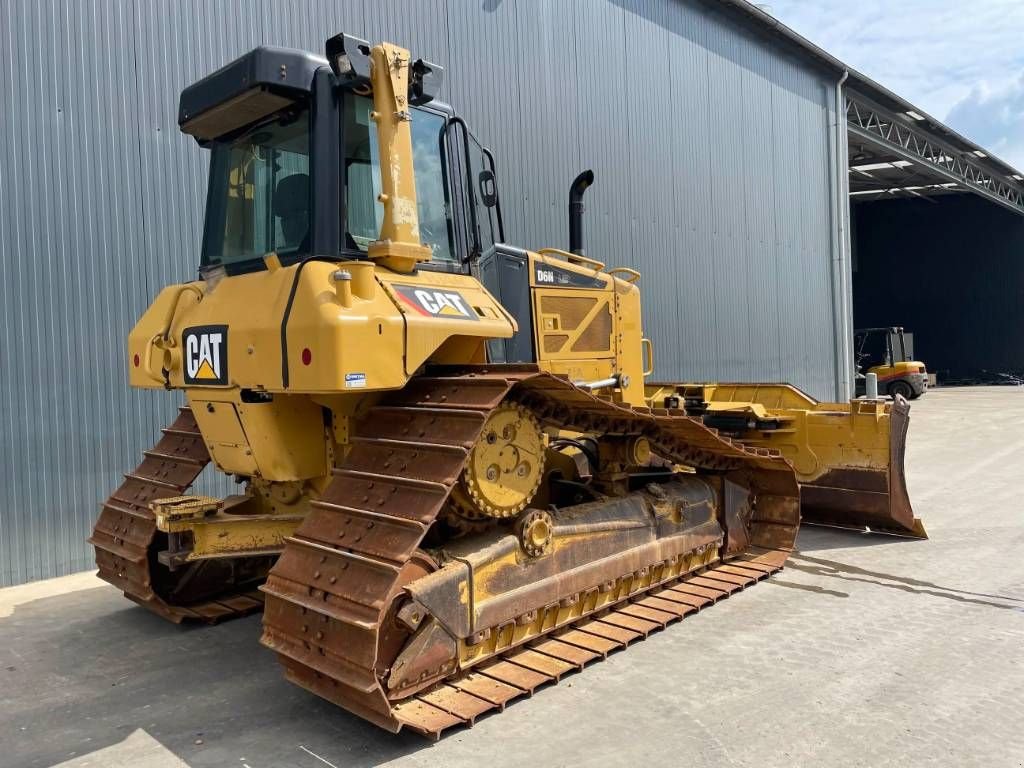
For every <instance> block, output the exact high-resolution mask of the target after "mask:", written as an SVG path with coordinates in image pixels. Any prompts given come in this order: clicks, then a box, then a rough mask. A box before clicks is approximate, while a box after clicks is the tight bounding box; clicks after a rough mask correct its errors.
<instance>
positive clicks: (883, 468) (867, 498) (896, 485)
mask: <svg viewBox="0 0 1024 768" xmlns="http://www.w3.org/2000/svg"><path fill="white" fill-rule="evenodd" d="M887 411H888V412H887V414H885V415H883V416H882V417H880V418H878V419H877V420H876V421H875V422H874V424H875V429H876V432H877V437H878V440H879V442H880V443H882V444H884V445H886V446H887V448H888V450H887V451H875V452H873V453H872V454H870V455H872V456H877V460H876V461H874V462H869V463H866V464H865V463H863V461H862V460H861V459H860V457H861V455H862V454H861V452H860V451H857V450H856V449H855V450H853V451H852V453H853V454H854V455H855V457H856V459H855V460H849V459H848V458H847V456H848V454H849V453H851V451H848V450H847V449H846V446H844V445H843V444H842V443H839V444H835V445H828V444H825V445H819V446H818V456H819V460H820V461H821V462H822V464H823V465H824V466H825V471H824V472H823V473H822V474H820V475H818V476H817V477H815V478H814V479H813V480H804V479H803V478H801V484H800V489H801V490H800V498H801V514H802V516H803V521H804V522H807V523H812V524H817V525H830V526H836V527H840V528H854V529H867V530H870V531H872V532H878V533H889V534H894V535H897V536H907V537H911V538H920V539H926V538H928V534H927V532H926V531H925V529H924V524H923V523H922V522H921V520H920V519H919V518H917V517H914V510H913V508H912V507H911V505H910V496H909V494H908V493H907V482H906V475H905V474H904V457H905V455H906V443H907V427H908V426H909V423H910V404H909V403H907V401H906V400H904V399H903V398H902V397H900V396H898V395H897V397H896V400H895V401H894V402H893V403H892V404H891V406H887ZM886 416H887V418H886ZM855 418H857V417H856V415H851V419H855ZM886 432H887V433H888V434H887V435H886ZM854 448H856V446H855V447H854Z"/></svg>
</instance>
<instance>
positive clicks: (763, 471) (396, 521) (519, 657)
mask: <svg viewBox="0 0 1024 768" xmlns="http://www.w3.org/2000/svg"><path fill="white" fill-rule="evenodd" d="M506 397H512V398H513V399H516V400H519V401H520V402H522V403H523V404H525V405H527V406H528V407H529V408H530V409H531V411H532V412H533V413H534V414H535V415H537V416H538V418H539V419H540V420H541V421H542V423H543V424H545V425H546V426H556V427H559V428H565V429H573V430H576V431H580V432H588V433H596V434H642V435H644V436H646V437H647V438H648V439H649V440H650V442H651V445H652V447H653V448H654V450H655V451H656V452H657V453H658V455H660V456H662V457H664V458H666V459H669V460H671V461H673V462H677V463H680V464H685V465H688V466H691V467H694V468H695V469H699V470H703V471H711V472H719V473H724V474H729V473H734V475H735V476H737V477H739V476H742V477H743V479H744V481H745V482H746V484H747V485H748V486H749V487H751V488H753V489H754V490H755V492H756V493H757V495H758V503H757V505H756V509H755V511H754V513H753V520H752V521H751V522H750V526H749V538H747V537H746V536H745V535H744V536H743V537H742V538H741V539H740V540H730V541H729V542H728V543H727V547H728V553H727V557H728V558H729V559H733V558H735V559H736V560H737V561H743V562H736V563H735V564H728V565H727V564H719V565H716V566H715V567H714V568H712V569H711V570H710V572H705V573H704V574H700V575H695V574H688V575H686V576H685V577H684V580H683V581H681V582H678V580H676V581H677V582H678V583H675V584H672V583H669V582H668V581H667V580H666V581H662V580H660V576H659V575H658V574H660V573H661V571H660V570H659V569H658V564H651V566H652V567H651V568H649V569H648V568H644V569H643V571H644V572H645V574H646V575H645V576H644V577H643V578H638V574H637V573H633V574H620V577H621V579H623V580H625V579H630V580H631V581H630V583H631V584H632V583H636V584H637V585H638V586H637V587H636V589H635V590H633V591H631V592H628V594H626V595H625V596H624V598H623V602H622V603H620V604H618V605H616V606H615V607H614V609H613V610H611V611H610V612H602V613H601V615H596V616H586V617H585V618H584V619H583V620H582V621H580V622H577V626H576V628H575V629H573V630H571V631H570V632H568V633H567V634H560V635H559V636H558V637H557V638H554V637H551V636H546V637H544V638H542V639H541V640H540V641H539V642H537V643H534V644H533V647H531V648H527V649H521V648H515V649H509V650H506V651H505V652H504V653H503V655H502V656H503V657H502V658H501V659H500V660H499V659H498V657H491V658H490V659H488V660H486V661H482V663H481V665H480V666H479V667H476V666H475V667H473V668H472V669H473V670H474V671H471V672H469V673H468V674H467V673H465V672H457V671H455V670H443V669H442V670H439V672H440V673H444V672H445V671H447V672H448V673H449V674H448V675H447V677H446V678H445V679H444V681H443V682H442V683H440V684H438V685H435V686H434V687H432V688H430V689H428V690H423V691H421V692H420V693H417V694H416V695H415V696H414V697H412V698H406V699H403V700H401V701H400V702H396V701H392V700H389V699H388V696H387V694H386V692H385V688H384V686H383V685H382V678H383V676H384V675H385V674H386V672H387V667H388V665H389V663H390V661H391V658H392V657H393V654H394V653H395V652H397V650H398V648H399V647H400V646H401V644H402V643H403V642H404V641H405V639H406V638H407V635H402V634H401V631H400V630H399V628H398V625H397V624H396V622H395V621H394V620H393V618H392V617H391V616H390V611H391V610H392V609H393V603H394V599H395V597H396V596H398V595H399V594H401V591H402V587H403V585H404V584H406V583H409V582H410V581H412V580H413V579H416V578H418V577H419V576H421V575H423V574H424V573H425V572H426V567H425V566H424V565H423V564H422V560H423V555H422V554H421V553H420V551H419V550H418V547H419V545H420V541H421V540H422V538H423V536H424V535H425V534H426V532H427V529H428V528H429V527H430V525H431V524H432V523H433V522H434V520H435V519H436V518H437V516H438V514H439V513H440V512H441V510H442V508H443V506H444V504H445V501H446V499H447V497H448V494H449V493H450V492H451V489H452V487H453V485H454V484H455V483H456V481H457V480H458V477H459V473H460V471H461V469H462V467H463V464H464V462H465V460H466V457H467V455H468V452H469V450H470V449H471V447H472V446H473V445H474V443H475V442H476V440H477V439H478V437H479V436H480V432H481V429H482V426H483V423H484V421H485V419H486V417H487V414H488V413H489V412H490V411H491V410H492V409H493V408H495V407H497V406H498V405H499V403H501V402H502V401H503V400H504V399H505V398H506ZM354 434H355V435H357V437H356V438H355V439H354V440H353V444H352V447H351V450H350V451H349V453H348V455H347V456H346V458H345V460H344V461H343V462H342V463H341V465H340V466H338V467H337V468H336V469H335V470H334V479H333V480H332V482H331V483H330V485H329V486H328V487H327V489H326V490H325V492H324V494H323V496H322V498H321V499H320V500H319V501H317V502H314V504H313V510H312V512H311V513H310V514H309V515H308V516H307V517H306V519H305V521H304V522H303V523H302V524H301V526H300V527H299V529H298V530H297V531H296V534H295V536H294V537H292V538H290V539H288V540H287V543H286V545H285V550H284V552H283V554H282V555H281V557H280V559H279V560H278V562H277V564H276V565H275V566H274V568H273V570H272V571H271V573H270V576H269V578H268V579H267V582H266V584H265V585H264V586H263V587H262V590H263V592H264V593H265V595H266V608H265V611H264V632H263V637H262V642H263V643H264V645H266V646H268V647H270V648H272V649H273V650H275V651H276V652H277V654H278V657H279V659H280V661H281V663H282V664H283V666H284V667H285V671H286V676H287V677H288V679H290V680H291V681H292V682H295V683H297V684H299V685H301V686H303V687H305V688H307V689H309V690H311V691H313V692H314V693H317V694H318V695H320V696H322V697H324V698H326V699H328V700H330V701H332V702H334V703H336V704H338V705H340V706H342V707H344V708H345V709H348V710H349V711H352V712H354V713H356V714H358V715H360V716H361V717H363V718H365V719H367V720H370V721H371V722H374V723H376V724H377V725H379V726H381V727H384V728H387V729H389V730H391V731H398V730H400V729H401V728H402V727H403V726H406V727H410V728H412V729H414V730H416V731H419V732H421V733H424V734H426V735H430V736H436V735H438V734H439V733H440V732H441V731H442V730H444V729H445V728H447V727H450V726H452V725H456V724H460V723H464V722H472V720H473V718H474V717H476V715H477V714H479V713H481V712H484V711H486V710H487V709H493V708H500V707H502V706H503V705H504V703H505V702H506V701H508V700H510V699H511V698H514V697H515V696H517V695H520V694H522V693H528V692H530V691H532V690H533V688H535V687H536V686H537V685H541V684H543V683H544V682H546V681H549V680H552V679H557V678H558V677H559V676H560V675H561V674H562V673H564V672H567V671H570V670H571V669H572V668H575V667H578V666H581V665H582V664H585V663H586V662H587V661H589V660H591V659H592V658H596V657H597V656H596V655H595V656H591V655H590V654H597V655H601V654H605V653H607V652H609V651H611V650H613V649H614V648H615V647H619V646H623V645H625V644H627V643H629V642H631V641H632V640H635V639H637V638H638V637H639V636H640V635H646V634H647V632H649V631H652V630H653V629H656V628H658V627H661V626H664V625H665V624H667V623H668V622H670V621H672V620H675V619H676V618H681V617H682V616H684V615H686V614H687V613H689V612H692V611H693V610H696V609H698V608H699V607H701V605H703V604H707V602H713V601H714V600H717V599H718V598H719V597H721V596H723V595H724V594H728V593H729V592H731V591H733V590H734V589H738V588H740V587H742V586H745V585H746V584H748V583H753V582H754V581H757V580H759V579H760V578H763V577H764V576H766V575H768V574H769V573H771V572H772V571H774V570H777V569H778V568H780V567H781V566H782V563H783V562H784V561H785V558H786V556H787V554H788V551H789V549H790V548H791V546H792V544H793V541H794V540H795V536H796V530H797V527H798V525H799V495H798V494H799V492H798V489H797V485H796V480H795V477H794V475H793V472H792V469H791V468H790V467H789V465H788V464H787V463H786V462H785V461H783V460H782V459H780V458H778V457H777V456H775V455H773V454H772V453H771V452H769V451H768V450H766V449H761V448H750V447H744V446H743V445H742V444H740V443H738V442H734V441H732V440H729V439H727V438H722V437H719V436H718V435H717V433H716V432H714V431H713V430H710V429H708V428H706V427H704V426H703V425H702V424H701V423H700V422H699V421H697V420H695V419H692V418H690V417H687V416H680V415H671V414H669V413H668V412H665V411H649V410H644V409H630V408H625V407H621V406H617V405H615V404H613V403H611V402H609V401H606V400H602V399H599V398H597V397H595V396H593V395H591V394H589V393H587V392H585V391H583V390H581V389H579V388H577V387H575V386H573V385H572V384H570V383H569V382H567V381H565V380H564V379H561V378H558V377H555V376H552V375H550V374H544V373H539V372H537V371H536V369H533V368H523V369H510V368H503V369H501V370H500V372H494V373H488V372H486V371H485V370H482V369H481V370H478V371H475V372H472V373H462V374H457V375H456V374H453V375H451V376H436V377H423V378H418V379H414V380H413V381H411V382H410V383H409V385H408V386H407V387H405V388H404V389H402V390H400V391H398V392H395V393H392V394H389V395H387V396H386V397H385V398H384V399H383V400H382V401H380V402H379V403H378V404H377V405H376V406H374V407H373V408H371V409H370V410H369V412H368V413H367V414H366V415H365V416H364V417H363V418H362V419H361V420H360V422H359V423H358V424H357V426H356V429H355V430H354ZM735 528H740V526H739V525H736V526H735ZM744 530H746V529H744ZM686 590H690V591H689V592H687V591H686ZM693 590H698V592H697V593H696V594H694V592H693ZM700 590H703V591H700ZM701 600H706V601H707V602H700V601H701ZM645 601H646V602H645ZM670 605H671V606H673V607H672V609H671V610H669V606H670ZM552 629H553V630H559V631H562V630H565V629H569V628H568V627H561V626H556V627H553V628H552ZM566 637H569V638H570V639H569V640H566V639H565V638H566ZM573 638H575V641H576V642H573ZM593 638H601V640H597V639H593ZM602 641H605V642H602ZM608 643H612V644H613V645H608ZM588 644H589V645H588ZM569 648H572V649H575V650H569ZM559 654H561V656H559ZM569 659H574V660H572V661H570V660H569ZM531 662H532V663H531ZM476 670H479V671H476ZM503 675H504V677H503ZM516 680H518V681H519V682H516ZM463 694H465V695H463ZM467 697H471V698H467ZM485 705H486V706H485ZM475 710H479V712H476V714H474V712H475Z"/></svg>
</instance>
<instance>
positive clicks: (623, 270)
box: [608, 267, 640, 283]
mask: <svg viewBox="0 0 1024 768" xmlns="http://www.w3.org/2000/svg"><path fill="white" fill-rule="evenodd" d="M608 274H609V275H625V277H623V278H622V279H623V280H625V281H626V282H627V283H635V282H636V281H637V280H639V279H640V273H639V272H637V271H636V270H635V269H630V268H629V267H612V268H611V269H609V270H608Z"/></svg>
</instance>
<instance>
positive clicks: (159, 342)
mask: <svg viewBox="0 0 1024 768" xmlns="http://www.w3.org/2000/svg"><path fill="white" fill-rule="evenodd" d="M185 291H192V292H193V293H195V294H196V296H197V297H198V298H199V301H202V300H203V292H202V290H201V289H200V288H199V286H198V285H195V284H194V283H185V284H183V285H179V286H178V290H177V291H175V293H174V298H173V299H171V303H170V306H169V307H168V309H167V314H166V315H165V316H164V329H163V331H161V332H160V333H158V334H156V335H155V336H153V338H151V339H150V340H149V341H147V342H146V349H145V352H144V353H143V364H144V365H143V372H144V373H145V374H146V375H147V376H148V377H149V378H151V379H152V380H153V381H155V382H157V383H158V384H163V385H164V386H165V387H168V388H169V387H170V385H171V382H170V371H168V370H167V369H166V368H161V370H160V375H156V374H155V373H153V367H152V362H153V347H158V348H159V349H161V350H168V349H171V348H173V347H174V340H173V339H172V338H171V336H170V334H171V325H172V324H173V323H174V316H175V315H176V314H177V313H178V302H179V301H181V296H182V294H183V293H185Z"/></svg>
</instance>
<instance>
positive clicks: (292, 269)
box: [90, 35, 923, 736]
mask: <svg viewBox="0 0 1024 768" xmlns="http://www.w3.org/2000/svg"><path fill="white" fill-rule="evenodd" d="M441 76H442V70H441V68H440V67H438V66H436V65H434V64H432V63H430V62H427V61H423V60H422V59H418V60H413V59H412V57H411V55H410V53H409V52H408V51H407V50H404V49H402V48H400V47H397V46H395V45H391V44H387V43H383V44H379V45H373V46H371V45H369V44H368V43H366V42H365V41H362V40H359V39H357V38H353V37H350V36H346V35H338V36H335V37H333V38H331V39H330V40H328V41H327V45H326V58H320V57H316V56H313V55H310V54H306V53H302V52H298V51H293V50H287V49H279V48H265V47H264V48H257V49H255V50H253V51H252V52H250V53H249V54H247V55H245V56H243V57H241V58H239V59H237V60H236V61H234V62H232V63H230V64H228V65H227V66H226V67H224V68H222V69H220V70H218V71H217V72H214V73H213V74H211V75H209V76H207V77H205V78H203V79H202V80H200V81H199V82H197V83H195V84H194V85H192V86H190V87H189V88H187V89H186V90H185V91H183V93H182V95H181V100H180V111H179V123H180V126H181V130H182V131H183V132H184V133H186V134H189V135H191V136H193V137H194V138H195V139H196V140H197V142H198V143H199V145H200V146H202V147H204V148H208V149H209V150H210V152H211V159H210V176H209V191H208V200H207V207H206V218H205V229H204V233H203V241H202V257H201V261H200V265H199V279H198V280H195V281H193V282H188V283H184V284H180V285H171V286H168V287H166V288H164V289H163V290H162V291H160V293H159V295H158V296H157V297H156V299H155V300H154V301H153V303H152V305H151V306H150V307H149V308H148V309H147V310H146V312H145V313H144V314H143V316H142V317H141V319H140V320H139V321H138V323H137V324H136V326H135V327H134V329H133V330H132V332H131V334H130V336H129V339H128V350H127V359H128V367H129V372H130V382H131V384H132V385H133V386H136V387H148V388H167V389H179V390H182V391H183V392H184V394H185V399H186V403H187V405H186V406H185V407H183V408H182V409H181V411H180V414H179V415H178V417H177V419H176V420H175V421H174V422H173V423H172V424H171V425H170V426H169V427H167V428H166V429H164V430H163V433H164V434H163V437H162V438H161V439H160V440H159V442H158V443H157V444H156V445H155V446H154V447H153V448H152V449H151V450H148V451H145V455H144V458H143V460H142V463H141V464H140V465H139V466H138V467H137V468H136V469H135V470H134V471H133V472H131V473H129V474H127V475H126V477H125V481H124V483H123V484H122V485H121V486H120V487H119V488H118V489H117V490H116V491H114V493H113V494H112V495H111V496H110V498H109V499H108V500H107V501H106V502H105V503H104V505H103V507H102V510H101V513H100V516H99V519H98V520H97V522H96V526H95V530H94V532H93V535H92V537H91V539H90V542H91V543H92V544H93V545H94V546H95V549H96V560H97V564H98V566H99V573H100V576H101V577H102V578H104V579H106V580H107V581H108V582H110V583H111V584H114V585H115V586H117V587H118V588H119V589H121V590H123V591H124V593H125V594H126V595H127V596H128V597H129V598H131V599H132V600H134V601H136V602H138V603H140V604H141V605H143V606H145V607H147V608H149V609H150V610H152V611H154V612H156V613H158V614H159V615H161V616H163V617H165V618H167V619H169V620H171V621H175V622H180V621H186V620H200V621H211V622H212V621H216V620H218V619H222V618H226V617H230V616H237V615H241V614H245V613H248V612H251V611H256V610H260V609H261V608H262V609H263V636H262V642H263V644H264V645H266V646H267V647H269V648H271V649H273V650H274V651H275V652H276V653H277V655H278V658H279V659H280V662H281V664H282V665H283V667H284V670H285V674H286V675H287V677H288V679H289V680H291V681H293V682H295V683H297V684H299V685H301V686H303V687H305V688H307V689H309V690H310V691H312V692H314V693H316V694H318V695H320V696H322V697H324V698H326V699H328V700H330V701H332V702H335V703H336V704H338V705H340V706H341V707H343V708H345V709H346V710H348V711H350V712H353V713H355V714H357V715H359V716H361V717H363V718H365V719H367V720H369V721H371V722H373V723H376V724H377V725H379V726H382V727H384V728H387V729H389V730H391V731H398V730H399V729H401V728H403V727H407V728H410V729H413V730H415V731H418V732H420V733H423V734H425V735H429V736H437V735H438V734H440V733H441V732H442V731H443V730H445V729H447V728H450V727H452V726H456V725H460V724H464V723H472V722H473V720H474V719H475V718H476V717H478V716H479V715H481V714H483V713H485V712H488V711H490V710H495V709H501V708H503V707H504V705H505V704H506V703H507V702H509V701H510V700H512V699H514V698H516V697H518V696H522V695H524V694H527V693H529V692H531V691H533V690H534V689H535V688H536V687H537V686H539V685H542V684H544V683H546V682H550V681H552V680H557V679H558V678H559V677H560V676H561V675H563V674H565V673H567V672H570V671H572V670H575V669H578V668H581V667H582V666H584V665H585V664H587V663H589V662H591V661H593V660H596V659H600V658H603V657H604V656H606V655H607V654H608V653H609V652H611V651H613V650H615V649H617V648H621V647H624V646H626V645H628V644H629V643H630V642H632V641H634V640H636V639H638V638H642V637H644V636H646V635H647V634H648V633H650V632H651V631H653V630H655V629H659V628H661V627H664V626H665V625H666V624H668V623H670V622H672V621H675V620H676V619H680V618H682V617H685V616H686V615H688V614H690V613H693V612H694V611H697V610H699V609H701V608H702V607H704V606H707V605H711V604H713V603H715V602H716V601H717V600H719V599H722V598H725V597H727V596H729V595H730V594H731V593H733V592H735V591H736V590H739V589H742V588H744V587H746V586H747V585H750V584H753V583H756V582H758V581H760V580H762V579H764V578H766V577H767V576H769V575H770V574H772V573H773V572H775V571H777V570H778V569H780V568H781V567H782V566H783V563H784V562H785V560H786V557H787V555H788V554H789V552H790V551H791V549H792V547H793V545H794V541H795V538H796V534H797V529H798V526H799V523H800V515H801V497H802V498H803V505H804V513H805V514H806V515H808V516H815V517H817V518H818V519H820V520H821V521H823V522H827V523H830V524H836V525H854V526H861V527H862V526H865V525H867V526H870V527H872V528H875V527H878V528H881V529H885V530H890V529H892V530H899V531H902V532H905V533H908V534H911V535H922V534H923V529H921V528H920V524H919V523H918V522H917V521H915V520H914V518H913V515H912V513H911V511H910V507H909V502H908V501H907V497H906V490H905V488H904V486H903V475H902V458H903V454H902V449H903V441H904V438H905V430H906V404H905V403H904V402H902V401H901V400H900V399H899V398H897V400H896V401H895V402H892V401H888V400H878V401H863V400H861V401H853V402H851V403H848V404H841V405H839V404H819V403H815V402H814V401H812V400H810V399H809V398H807V396H805V395H803V394H802V393H800V392H799V391H798V390H795V389H793V388H792V387H787V386H785V385H756V386H743V385H697V384H683V383H674V384H654V383H646V381H645V379H646V377H648V376H649V375H650V371H651V369H652V368H653V354H654V348H653V345H652V344H651V342H650V341H648V340H647V339H645V338H643V336H642V331H641V312H640V292H639V288H638V284H637V283H638V279H639V277H640V275H639V274H638V273H636V272H635V271H633V270H632V269H629V268H625V267H617V268H611V269H608V268H606V267H605V265H604V264H602V263H600V262H599V261H597V260H595V259H593V258H591V257H589V256H587V255H586V254H585V252H584V248H583V193H584V191H585V190H586V188H587V187H588V186H589V185H590V184H591V183H592V182H593V174H590V173H584V174H581V175H580V176H579V177H578V178H577V179H576V181H575V182H573V184H572V187H571V191H570V248H569V250H568V251H563V250H558V249H554V248H545V249H541V250H539V251H527V250H522V249H520V248H516V247H512V246H510V245H507V244H505V243H504V233H503V223H502V219H501V206H500V199H499V196H498V188H497V179H496V169H495V167H494V161H493V157H492V156H491V154H490V153H489V152H488V151H487V150H486V149H484V148H483V147H482V146H481V145H480V144H479V143H478V142H477V140H476V139H475V138H474V136H473V134H472V133H471V132H470V130H469V129H468V127H467V125H466V123H465V122H464V121H463V120H462V119H460V118H459V117H458V116H456V114H455V113H454V111H453V110H452V109H451V108H449V107H447V106H446V105H444V104H441V103H439V102H438V101H437V100H436V99H435V98H434V96H435V94H436V92H437V85H438V83H439V82H440V79H441ZM210 464H212V465H213V467H215V468H216V471H217V472H219V473H222V474H224V475H227V476H230V477H231V478H233V479H234V480H235V481H236V482H237V483H238V492H237V493H235V494H232V495H228V496H226V497H224V498H212V497H208V496H200V495H189V494H188V493H187V491H188V490H189V488H190V486H191V485H192V484H193V482H194V481H195V480H196V478H197V477H198V476H199V474H200V473H201V472H202V471H203V469H204V468H205V467H207V466H208V465H210Z"/></svg>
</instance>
